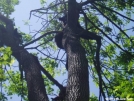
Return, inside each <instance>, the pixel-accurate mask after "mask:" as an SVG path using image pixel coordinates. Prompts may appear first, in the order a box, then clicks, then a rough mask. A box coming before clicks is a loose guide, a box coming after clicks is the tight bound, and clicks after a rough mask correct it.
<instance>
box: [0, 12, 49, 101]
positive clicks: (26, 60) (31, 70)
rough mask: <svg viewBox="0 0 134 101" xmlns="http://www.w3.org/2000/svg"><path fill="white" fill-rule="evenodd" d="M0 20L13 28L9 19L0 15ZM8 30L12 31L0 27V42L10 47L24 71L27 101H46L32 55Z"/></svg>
mask: <svg viewBox="0 0 134 101" xmlns="http://www.w3.org/2000/svg"><path fill="white" fill-rule="evenodd" d="M0 18H4V20H5V21H7V22H6V25H8V27H10V28H13V24H11V22H8V21H10V20H9V19H7V18H6V17H4V16H2V15H0ZM0 20H2V19H0ZM4 20H2V21H4ZM5 21H4V22H5ZM9 23H10V24H9ZM10 30H12V31H11V32H10V31H9V30H7V29H5V28H4V27H3V26H0V41H1V42H2V43H4V45H6V46H9V47H11V49H12V52H13V54H12V55H13V56H14V57H15V58H16V59H17V60H18V62H19V63H21V65H22V67H23V69H24V71H25V78H26V81H27V87H28V99H29V101H48V97H47V94H46V89H45V85H44V81H43V78H42V75H41V71H40V68H39V65H38V63H37V61H36V60H35V59H34V57H33V56H32V54H30V53H28V52H27V51H26V50H25V49H24V48H23V47H21V46H19V44H17V43H16V40H15V39H14V36H13V33H12V32H13V30H14V29H10Z"/></svg>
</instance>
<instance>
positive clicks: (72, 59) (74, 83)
mask: <svg viewBox="0 0 134 101" xmlns="http://www.w3.org/2000/svg"><path fill="white" fill-rule="evenodd" d="M62 44H63V46H64V48H65V51H66V52H67V56H68V83H67V89H66V98H65V99H66V100H65V101H89V75H88V61H87V59H86V56H85V50H84V48H83V47H82V46H81V44H80V41H79V38H78V37H76V36H75V34H74V33H73V32H72V31H71V29H70V28H69V27H68V26H67V27H66V28H65V29H64V36H63V40H62Z"/></svg>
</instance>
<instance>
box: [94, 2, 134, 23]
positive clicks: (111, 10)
mask: <svg viewBox="0 0 134 101" xmlns="http://www.w3.org/2000/svg"><path fill="white" fill-rule="evenodd" d="M94 4H96V5H98V6H100V7H102V8H105V9H106V10H109V11H112V12H114V13H116V14H118V15H120V16H122V17H124V18H126V19H128V20H131V21H133V22H134V20H133V19H131V18H128V17H126V16H124V15H122V14H120V13H118V12H117V11H114V10H112V9H110V8H108V7H105V6H103V5H100V4H98V3H94Z"/></svg>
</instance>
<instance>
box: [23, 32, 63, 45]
mask: <svg viewBox="0 0 134 101" xmlns="http://www.w3.org/2000/svg"><path fill="white" fill-rule="evenodd" d="M52 33H61V31H51V32H47V33H45V34H43V35H41V36H40V37H38V38H37V39H35V40H32V41H31V42H29V43H26V44H25V45H23V47H26V46H28V45H30V44H32V43H34V42H36V41H38V40H39V39H41V38H43V37H45V36H47V35H49V34H52Z"/></svg>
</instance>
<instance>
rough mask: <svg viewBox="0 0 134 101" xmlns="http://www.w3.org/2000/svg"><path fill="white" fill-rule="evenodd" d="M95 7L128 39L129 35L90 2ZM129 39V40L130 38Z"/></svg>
mask: <svg viewBox="0 0 134 101" xmlns="http://www.w3.org/2000/svg"><path fill="white" fill-rule="evenodd" d="M92 5H93V6H94V7H95V9H96V10H97V11H98V12H100V13H101V14H102V15H103V16H104V17H105V18H106V19H107V20H109V21H110V22H111V23H112V24H114V25H115V26H116V27H117V28H118V29H119V30H120V31H121V32H122V33H123V34H124V35H125V36H126V37H127V38H129V39H130V37H129V36H128V35H127V34H126V33H125V32H124V31H123V30H122V29H121V28H120V27H119V26H118V25H116V24H115V23H114V22H113V21H112V20H111V19H110V18H108V17H107V16H106V15H104V13H102V12H101V11H100V10H99V9H98V8H97V7H96V6H95V5H94V4H92ZM130 41H131V40H130Z"/></svg>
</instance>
